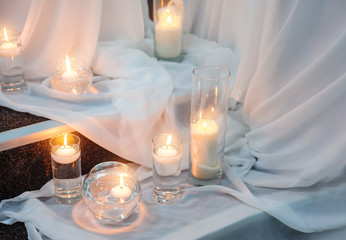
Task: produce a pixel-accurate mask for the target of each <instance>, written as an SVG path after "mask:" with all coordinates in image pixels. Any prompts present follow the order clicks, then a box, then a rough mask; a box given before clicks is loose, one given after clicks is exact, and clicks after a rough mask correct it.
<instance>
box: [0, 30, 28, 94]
mask: <svg viewBox="0 0 346 240" xmlns="http://www.w3.org/2000/svg"><path fill="white" fill-rule="evenodd" d="M21 53H22V44H21V35H20V33H18V32H14V31H9V30H8V29H6V27H4V30H3V31H1V32H0V82H1V91H2V92H4V93H6V94H17V93H21V92H23V91H24V90H25V89H26V85H25V83H24V71H23V63H22V54H21Z"/></svg>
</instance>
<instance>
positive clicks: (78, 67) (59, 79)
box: [51, 55, 92, 94]
mask: <svg viewBox="0 0 346 240" xmlns="http://www.w3.org/2000/svg"><path fill="white" fill-rule="evenodd" d="M51 83H52V87H53V89H56V90H58V91H61V92H65V93H70V94H87V93H88V92H89V90H90V87H91V84H92V72H91V70H90V68H89V66H88V65H87V64H86V63H85V62H84V61H83V60H80V59H76V58H69V56H68V55H66V57H65V60H63V61H61V62H59V64H58V66H57V68H56V70H55V71H54V72H53V73H52V76H51Z"/></svg>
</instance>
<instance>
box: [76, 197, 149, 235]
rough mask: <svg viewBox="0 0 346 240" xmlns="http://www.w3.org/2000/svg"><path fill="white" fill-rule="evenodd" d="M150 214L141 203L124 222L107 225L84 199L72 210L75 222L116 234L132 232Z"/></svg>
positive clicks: (81, 225) (88, 228)
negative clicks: (90, 208)
mask: <svg viewBox="0 0 346 240" xmlns="http://www.w3.org/2000/svg"><path fill="white" fill-rule="evenodd" d="M147 215H148V212H147V209H146V207H145V205H144V204H143V203H140V204H139V205H138V206H137V208H136V209H135V211H134V212H133V213H132V215H131V216H129V217H128V218H127V219H125V220H124V221H123V222H119V223H117V224H116V225H114V227H107V226H105V225H103V224H102V223H100V222H99V221H98V220H97V218H96V217H95V216H94V215H93V214H92V213H91V212H90V211H89V209H87V207H86V206H85V204H84V203H83V201H79V202H78V203H77V204H76V205H75V206H74V207H73V210H72V217H73V220H74V222H75V223H76V224H77V225H79V226H80V227H82V228H84V229H86V230H88V231H92V232H96V233H100V234H116V233H126V232H130V231H131V230H133V229H134V228H136V227H137V226H139V225H140V224H141V223H143V220H144V218H145V217H146V216H147Z"/></svg>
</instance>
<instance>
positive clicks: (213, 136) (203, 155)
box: [191, 119, 220, 179]
mask: <svg viewBox="0 0 346 240" xmlns="http://www.w3.org/2000/svg"><path fill="white" fill-rule="evenodd" d="M218 132H219V128H218V126H217V124H216V123H215V121H214V120H210V119H200V120H198V122H197V123H194V124H191V158H192V159H191V165H192V166H191V172H192V175H193V176H194V177H196V178H199V179H210V178H213V177H214V176H215V175H216V174H218V172H219V169H220V162H219V160H218V157H217V137H218Z"/></svg>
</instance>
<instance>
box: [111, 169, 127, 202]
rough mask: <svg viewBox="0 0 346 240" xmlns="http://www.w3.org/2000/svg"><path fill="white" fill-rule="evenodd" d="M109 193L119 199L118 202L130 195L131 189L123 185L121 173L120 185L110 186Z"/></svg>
mask: <svg viewBox="0 0 346 240" xmlns="http://www.w3.org/2000/svg"><path fill="white" fill-rule="evenodd" d="M111 195H112V197H114V198H118V199H120V202H124V201H126V200H127V199H129V198H130V196H131V195H132V191H131V189H130V188H129V187H127V186H125V185H124V179H123V175H120V185H119V186H115V187H113V188H112V190H111Z"/></svg>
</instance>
